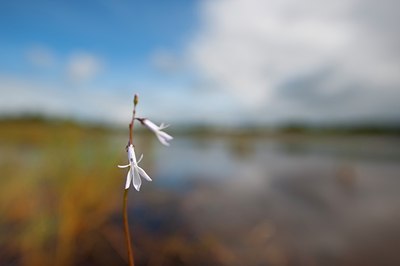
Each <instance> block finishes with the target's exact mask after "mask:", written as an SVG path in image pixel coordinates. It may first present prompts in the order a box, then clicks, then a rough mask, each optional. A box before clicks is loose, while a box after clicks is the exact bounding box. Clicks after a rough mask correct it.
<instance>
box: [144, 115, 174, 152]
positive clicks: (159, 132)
mask: <svg viewBox="0 0 400 266" xmlns="http://www.w3.org/2000/svg"><path fill="white" fill-rule="evenodd" d="M139 121H140V122H141V123H142V124H143V125H145V126H146V127H147V128H149V129H150V130H151V131H153V132H154V134H156V136H157V138H158V140H159V141H160V142H161V143H162V144H164V145H165V146H169V143H168V141H170V140H172V139H173V137H171V136H170V135H168V134H167V133H165V132H164V131H162V130H163V129H166V128H167V127H168V125H164V124H163V123H161V125H160V126H157V125H156V124H154V123H153V122H151V121H150V120H149V119H147V118H143V119H139Z"/></svg>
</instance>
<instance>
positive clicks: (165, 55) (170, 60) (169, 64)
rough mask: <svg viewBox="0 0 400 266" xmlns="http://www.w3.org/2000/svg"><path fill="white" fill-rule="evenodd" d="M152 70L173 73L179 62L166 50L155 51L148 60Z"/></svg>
mask: <svg viewBox="0 0 400 266" xmlns="http://www.w3.org/2000/svg"><path fill="white" fill-rule="evenodd" d="M150 62H151V64H152V65H153V67H154V68H156V69H158V70H160V71H162V72H167V73H168V72H175V71H177V70H178V68H179V67H180V63H179V60H178V59H177V58H176V57H175V56H174V55H173V54H172V53H170V52H168V51H167V50H156V51H154V52H153V54H152V55H151V58H150Z"/></svg>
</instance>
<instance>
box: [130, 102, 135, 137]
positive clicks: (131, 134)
mask: <svg viewBox="0 0 400 266" xmlns="http://www.w3.org/2000/svg"><path fill="white" fill-rule="evenodd" d="M135 97H136V95H135ZM135 116H136V104H134V105H133V112H132V120H131V122H130V123H129V144H132V145H133V125H134V122H135Z"/></svg>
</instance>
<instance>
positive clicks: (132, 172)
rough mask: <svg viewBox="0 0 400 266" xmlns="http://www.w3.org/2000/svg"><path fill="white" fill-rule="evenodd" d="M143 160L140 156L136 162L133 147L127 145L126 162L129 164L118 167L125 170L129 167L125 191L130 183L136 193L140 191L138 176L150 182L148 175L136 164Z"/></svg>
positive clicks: (140, 183) (140, 181)
mask: <svg viewBox="0 0 400 266" xmlns="http://www.w3.org/2000/svg"><path fill="white" fill-rule="evenodd" d="M142 159H143V154H142V155H141V156H140V158H139V161H136V155H135V150H134V149H133V145H132V144H131V145H129V147H128V160H129V164H127V165H118V167H119V168H127V167H130V169H129V171H128V175H127V176H126V184H125V189H128V188H129V186H130V184H131V182H132V183H133V186H134V187H135V189H136V190H137V191H139V190H140V186H141V185H142V180H141V179H140V176H142V177H143V178H144V179H146V180H147V181H152V180H151V178H150V177H149V175H148V174H147V173H146V172H145V171H144V170H143V169H142V168H140V167H139V165H138V163H140V161H141V160H142Z"/></svg>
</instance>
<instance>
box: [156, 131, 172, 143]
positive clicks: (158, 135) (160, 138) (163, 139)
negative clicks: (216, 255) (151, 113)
mask: <svg viewBox="0 0 400 266" xmlns="http://www.w3.org/2000/svg"><path fill="white" fill-rule="evenodd" d="M158 133H159V132H157V133H156V136H157V138H158V140H159V141H160V142H161V144H163V145H165V146H169V143H168V142H167V140H166V139H165V138H164V137H163V136H161V135H160V134H158Z"/></svg>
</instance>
